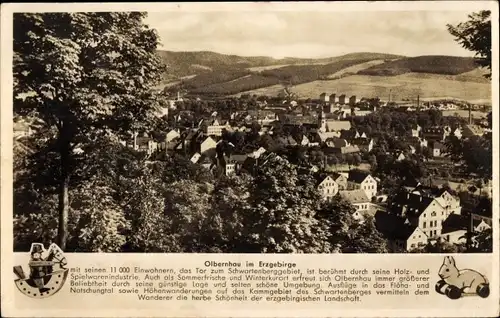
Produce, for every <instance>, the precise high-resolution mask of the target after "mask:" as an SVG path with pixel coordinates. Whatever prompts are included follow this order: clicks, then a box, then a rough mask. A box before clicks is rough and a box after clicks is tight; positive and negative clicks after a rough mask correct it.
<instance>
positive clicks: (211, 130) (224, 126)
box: [203, 119, 231, 136]
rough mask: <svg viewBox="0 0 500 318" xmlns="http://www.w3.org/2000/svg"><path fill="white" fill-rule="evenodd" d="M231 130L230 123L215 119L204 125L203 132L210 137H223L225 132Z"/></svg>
mask: <svg viewBox="0 0 500 318" xmlns="http://www.w3.org/2000/svg"><path fill="white" fill-rule="evenodd" d="M229 129H231V126H230V125H229V121H227V120H218V119H213V120H210V121H208V122H206V123H204V124H203V131H204V132H205V133H206V134H207V135H209V136H222V132H223V131H224V130H229Z"/></svg>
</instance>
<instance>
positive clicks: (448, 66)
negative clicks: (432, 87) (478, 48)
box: [359, 55, 477, 76]
mask: <svg viewBox="0 0 500 318" xmlns="http://www.w3.org/2000/svg"><path fill="white" fill-rule="evenodd" d="M475 68H477V64H476V63H475V62H474V59H473V58H470V57H457V56H440V55H432V56H417V57H408V58H402V59H399V60H395V61H390V62H386V63H383V64H379V65H375V66H372V67H370V68H367V69H365V70H362V71H360V72H359V74H360V75H375V76H393V75H400V74H404V73H411V72H418V73H432V74H449V75H457V74H462V73H465V72H470V71H472V70H474V69H475Z"/></svg>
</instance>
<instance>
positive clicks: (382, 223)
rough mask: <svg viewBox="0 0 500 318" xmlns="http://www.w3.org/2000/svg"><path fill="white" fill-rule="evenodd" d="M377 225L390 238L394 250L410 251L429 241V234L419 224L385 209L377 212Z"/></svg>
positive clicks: (390, 246) (390, 245)
mask: <svg viewBox="0 0 500 318" xmlns="http://www.w3.org/2000/svg"><path fill="white" fill-rule="evenodd" d="M375 226H376V228H377V230H378V231H379V232H381V233H382V234H383V235H384V236H385V237H386V238H387V239H388V241H389V248H390V249H391V250H392V251H396V252H397V251H400V250H405V251H410V250H412V249H415V248H417V247H419V246H422V245H426V244H427V241H428V237H427V234H425V233H424V232H423V231H422V230H421V229H420V228H419V227H418V226H416V225H414V224H411V223H410V222H409V221H407V220H405V219H402V218H399V217H398V216H396V215H393V214H390V213H386V212H383V211H377V213H375Z"/></svg>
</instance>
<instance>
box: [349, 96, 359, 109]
mask: <svg viewBox="0 0 500 318" xmlns="http://www.w3.org/2000/svg"><path fill="white" fill-rule="evenodd" d="M357 102H358V99H357V98H356V95H352V96H351V97H349V105H351V106H354V105H356V103H357Z"/></svg>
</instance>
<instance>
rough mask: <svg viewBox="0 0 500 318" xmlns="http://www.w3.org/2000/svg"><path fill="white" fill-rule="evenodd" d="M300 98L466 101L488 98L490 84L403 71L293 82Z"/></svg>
mask: <svg viewBox="0 0 500 318" xmlns="http://www.w3.org/2000/svg"><path fill="white" fill-rule="evenodd" d="M280 89H281V86H279V85H274V86H271V87H266V88H261V89H259V90H255V91H248V92H245V93H247V94H257V95H276V94H277V93H278V92H279V91H280ZM291 90H292V91H293V92H294V93H296V94H298V95H299V97H300V98H317V97H318V96H319V95H320V94H321V93H323V92H326V93H329V94H331V93H337V94H346V95H356V96H358V97H377V96H378V97H380V98H381V99H382V100H387V99H388V97H389V94H391V96H392V100H403V99H411V100H413V99H415V98H416V97H417V95H420V97H422V98H430V97H440V96H450V97H453V98H457V99H462V100H466V101H472V100H480V99H483V100H491V85H490V84H486V83H484V84H483V83H477V82H463V81H457V80H453V79H450V77H448V76H447V75H437V74H413V73H408V74H403V75H397V76H368V75H353V76H347V77H344V78H341V79H337V80H328V81H313V82H309V83H304V84H300V85H296V86H294V87H292V89H291Z"/></svg>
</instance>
